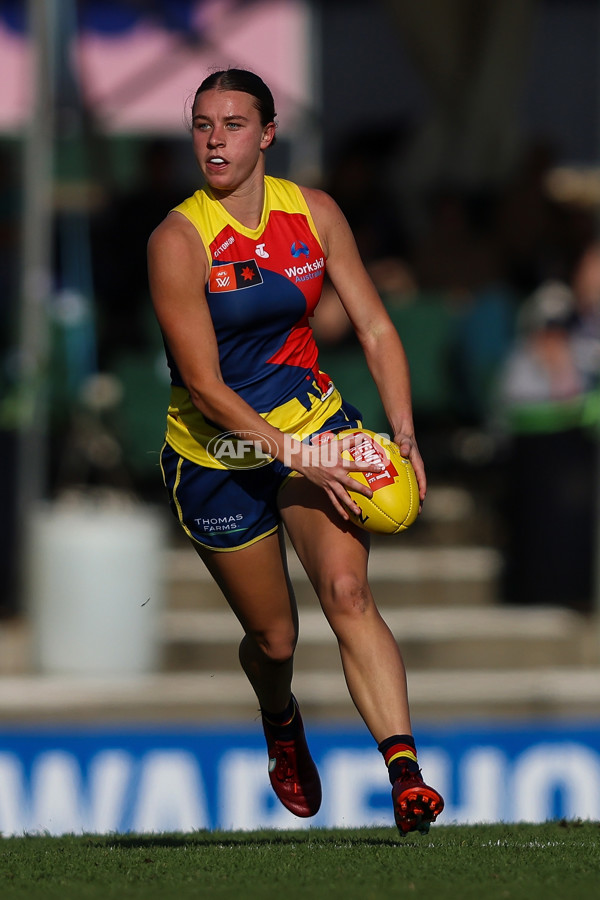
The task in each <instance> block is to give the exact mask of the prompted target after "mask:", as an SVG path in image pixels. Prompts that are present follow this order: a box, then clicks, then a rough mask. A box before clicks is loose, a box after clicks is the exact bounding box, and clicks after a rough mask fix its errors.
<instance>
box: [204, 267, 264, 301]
mask: <svg viewBox="0 0 600 900" xmlns="http://www.w3.org/2000/svg"><path fill="white" fill-rule="evenodd" d="M262 282H263V279H262V275H261V274H260V269H259V268H258V264H257V262H256V260H255V259H248V260H246V262H235V263H221V264H220V265H218V264H217V265H216V266H213V267H212V269H211V270H210V278H209V280H208V289H209V291H210V293H211V294H219V293H221V292H223V291H239V290H242V289H243V288H248V287H254V285H255V284H262Z"/></svg>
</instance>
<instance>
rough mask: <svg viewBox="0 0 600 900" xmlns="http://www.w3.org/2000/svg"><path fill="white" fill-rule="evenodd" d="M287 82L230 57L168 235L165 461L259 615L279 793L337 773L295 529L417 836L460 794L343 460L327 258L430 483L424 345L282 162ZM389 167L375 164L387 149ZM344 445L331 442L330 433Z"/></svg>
mask: <svg viewBox="0 0 600 900" xmlns="http://www.w3.org/2000/svg"><path fill="white" fill-rule="evenodd" d="M275 129H276V125H275V109H274V104H273V97H272V95H271V92H270V90H269V89H268V87H267V86H266V85H265V84H264V82H263V81H262V80H261V79H260V78H259V77H258V76H257V75H255V74H254V73H252V72H248V71H245V70H239V69H229V70H226V71H220V72H215V73H213V74H211V75H210V76H208V77H207V78H206V79H205V80H204V81H203V82H202V84H201V85H200V87H199V88H198V90H197V92H196V95H195V99H194V102H193V107H192V121H191V132H192V142H193V149H194V154H195V157H196V160H197V163H198V166H199V167H200V171H201V173H202V176H203V178H204V185H203V187H201V188H200V189H199V190H197V191H196V192H195V193H194V194H193V195H192V196H191V197H189V198H188V199H187V200H185V201H184V202H183V203H181V204H180V205H179V206H177V207H176V208H175V209H174V210H173V211H171V212H170V213H169V214H168V215H167V216H166V218H165V219H164V221H163V222H162V223H161V224H160V225H159V226H158V227H157V228H156V230H155V231H154V232H153V234H152V235H151V237H150V240H149V247H148V259H149V277H150V287H151V293H152V299H153V304H154V308H155V311H156V315H157V318H158V321H159V324H160V327H161V330H162V333H163V336H164V340H165V346H166V351H167V358H168V362H169V366H170V370H171V381H172V388H171V399H170V405H169V410H168V416H167V431H166V442H165V445H164V447H163V450H162V454H161V464H162V471H163V476H164V480H165V484H166V486H167V489H168V491H169V496H170V502H171V508H172V510H173V512H174V514H175V515H176V517H177V518H178V520H179V522H180V523H181V525H182V527H183V528H184V530H185V532H186V533H187V535H188V536H189V538H190V539H191V541H192V543H193V545H194V547H195V549H196V551H197V552H198V554H199V556H200V558H201V559H202V561H203V562H204V564H205V565H206V566H207V568H208V570H209V571H210V573H211V574H212V576H213V577H214V579H215V581H216V582H217V584H218V585H219V587H220V588H221V589H222V591H223V593H224V595H225V597H226V598H227V601H228V603H229V605H230V607H231V609H232V610H233V612H234V613H235V615H236V616H237V618H238V619H239V621H240V623H241V625H242V627H243V630H244V638H243V640H242V642H241V644H240V650H239V655H240V662H241V665H242V667H243V670H244V672H245V673H246V675H247V677H248V679H249V681H250V683H251V685H252V687H253V689H254V691H255V693H256V696H257V698H258V702H259V704H260V710H261V713H262V720H263V728H264V732H265V737H266V742H267V749H268V757H269V765H268V769H269V775H270V780H271V784H272V786H273V789H274V790H275V793H276V794H277V796H278V797H279V799H280V800H281V802H282V803H283V804H284V806H286V807H287V808H288V809H289V810H291V811H292V812H293V813H295V814H296V815H298V816H312V815H314V814H315V813H316V812H317V810H318V809H319V805H320V802H321V786H320V781H319V775H318V772H317V770H316V767H315V765H314V762H313V760H312V758H311V756H310V753H309V750H308V747H307V744H306V740H305V735H304V729H303V724H302V719H301V716H300V711H299V708H298V704H297V702H296V699H295V697H294V695H293V694H292V670H293V659H294V650H295V646H296V640H297V635H298V614H297V609H296V603H295V600H294V596H293V593H292V590H291V587H290V582H289V578H288V574H287V567H286V560H285V549H284V543H283V536H282V527H281V526H282V525H283V526H284V528H285V530H286V532H287V534H288V536H289V539H290V541H291V543H292V544H293V546H294V549H295V551H296V553H297V554H298V557H299V559H300V561H301V563H302V565H303V567H304V569H305V570H306V573H307V575H308V577H309V579H310V581H311V583H312V585H313V587H314V589H315V592H316V594H317V596H318V598H319V601H320V604H321V607H322V609H323V612H324V614H325V616H326V618H327V621H328V622H329V625H330V626H331V628H332V629H333V632H334V633H335V636H336V638H337V641H338V644H339V650H340V654H341V661H342V666H343V671H344V676H345V679H346V683H347V685H348V689H349V692H350V695H351V697H352V700H353V701H354V704H355V705H356V707H357V709H358V711H359V713H360V715H361V716H362V718H363V720H364V721H365V723H366V725H367V727H368V729H369V731H370V732H371V734H372V736H373V738H374V740H375V741H376V742H377V744H378V747H379V750H380V751H381V753H382V755H383V757H384V760H385V763H386V765H387V767H388V773H389V778H390V781H391V783H392V797H393V802H394V813H395V820H396V823H397V825H398V828H399V830H400V832H401V834H404V833H406V832H409V831H412V830H415V829H418V830H420V831H426V830H428V828H429V824H430V822H432V821H433V820H434V819H435V818H436V816H437V815H438V814H439V813H440V812H441V810H442V808H443V805H444V804H443V800H442V797H441V796H440V794H439V793H438V792H437V791H436V790H434V789H433V788H431V787H429V786H427V785H426V784H424V782H423V780H422V778H421V775H420V769H419V766H418V763H417V755H416V750H415V744H414V740H413V738H412V732H411V722H410V715H409V706H408V698H407V689H406V676H405V671H404V665H403V662H402V658H401V655H400V652H399V650H398V647H397V644H396V641H395V639H394V637H393V635H392V633H391V632H390V630H389V628H388V627H387V625H386V623H385V622H384V621H383V619H382V617H381V615H380V614H379V612H378V609H377V607H376V605H375V602H374V600H373V596H372V594H371V591H370V588H369V584H368V581H367V558H368V553H369V542H368V535H367V533H366V532H365V531H364V530H360V529H359V528H358V527H356V525H354V524H353V522H352V521H351V519H350V513H351V512H353V513H355V514H358V513H359V512H360V509H359V507H358V506H357V504H356V503H355V501H354V500H353V499H352V498H351V496H350V494H349V493H348V490H349V488H352V490H354V491H356V492H358V493H362V494H365V495H366V496H370V495H371V492H370V490H369V488H368V487H366V485H365V486H360V485H358V484H357V482H356V481H355V480H353V479H352V478H351V477H350V475H349V470H352V469H353V470H363V471H364V470H365V469H367V468H370V469H371V470H372V469H373V466H372V465H370V466H369V465H368V464H362V465H360V464H358V463H351V464H348V463H347V462H346V461H345V460H343V459H342V456H341V453H342V450H344V449H348V447H349V446H351V444H352V442H353V441H355V440H356V438H347V439H344V440H343V441H339V442H338V441H334V440H328V439H330V438H331V437H332V435H335V433H336V432H339V431H342V430H345V429H348V428H357V427H359V426H360V424H361V417H360V413H359V412H358V411H357V410H356V409H355V408H354V407H352V406H351V405H350V404H349V403H347V402H345V400H344V399H343V398H342V397H341V396H340V394H339V392H338V391H337V390H336V388H335V386H334V384H333V383H332V381H331V380H330V378H329V376H328V375H326V374H325V373H323V372H321V371H320V370H319V366H318V358H317V348H316V345H315V342H314V339H313V335H312V331H311V328H310V325H309V317H310V316H311V315H312V314H313V312H314V309H315V307H316V305H317V303H318V301H319V297H320V294H321V288H322V284H323V277H324V273H325V270H326V271H327V274H328V276H329V278H330V279H331V282H332V283H333V286H334V287H335V290H336V291H337V293H338V294H339V297H340V298H341V301H342V303H343V305H344V308H345V310H346V312H347V314H348V316H349V318H350V321H351V323H352V326H353V327H354V329H355V331H356V334H357V337H358V339H359V341H360V343H361V345H362V348H363V351H364V353H365V356H366V360H367V362H368V365H369V369H370V371H371V373H372V376H373V378H374V380H375V383H376V385H377V388H378V391H379V393H380V395H381V398H382V402H383V405H384V408H385V410H386V414H387V417H388V419H389V422H390V426H391V429H392V435H393V439H394V441H395V442H396V443H397V444H398V446H399V447H400V450H401V453H402V455H403V456H405V457H407V458H408V459H409V460H410V461H411V462H412V465H413V467H414V470H415V473H416V476H417V480H418V483H419V493H420V500H421V501H422V500H423V499H424V497H425V490H426V481H425V471H424V466H423V461H422V459H421V456H420V454H419V451H418V448H417V444H416V441H415V436H414V428H413V420H412V410H411V397H410V384H409V373H408V367H407V362H406V357H405V354H404V351H403V348H402V345H401V342H400V339H399V337H398V334H397V333H396V331H395V329H394V327H393V325H392V323H391V321H390V319H389V317H388V315H387V314H386V311H385V309H384V307H383V304H382V302H381V300H380V298H379V296H378V294H377V292H376V290H375V288H374V286H373V284H372V282H371V280H370V279H369V277H368V275H367V273H366V271H365V268H364V267H363V264H362V262H361V259H360V257H359V254H358V251H357V248H356V244H355V241H354V238H353V236H352V234H351V232H350V229H349V226H348V224H347V222H346V220H345V218H344V216H343V215H342V213H341V211H340V209H339V208H338V207H337V205H336V204H335V203H334V201H333V200H332V199H331V197H329V196H328V195H327V194H325V193H323V192H321V191H319V190H314V189H309V188H305V187H299V186H297V185H296V184H294V183H292V182H289V181H286V180H283V179H279V178H273V177H269V176H266V175H265V153H266V151H267V150H268V148H269V147H270V146H271V144H272V143H273V142H274V140H275ZM374 164H375V163H374ZM326 440H327V441H328V443H327V454H325V453H324V452H323V451H324V445H323V443H319V442H320V441H321V442H322V441H326Z"/></svg>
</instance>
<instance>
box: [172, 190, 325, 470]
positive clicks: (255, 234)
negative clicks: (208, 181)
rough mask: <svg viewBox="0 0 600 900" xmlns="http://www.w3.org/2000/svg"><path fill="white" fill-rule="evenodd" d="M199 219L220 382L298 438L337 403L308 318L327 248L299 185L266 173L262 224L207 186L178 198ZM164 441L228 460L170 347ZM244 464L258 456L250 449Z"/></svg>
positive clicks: (194, 454)
mask: <svg viewBox="0 0 600 900" xmlns="http://www.w3.org/2000/svg"><path fill="white" fill-rule="evenodd" d="M176 211H177V212H179V213H182V214H183V215H184V216H186V218H187V219H189V221H190V222H192V224H193V225H194V226H195V227H196V229H197V230H198V233H199V234H200V237H201V238H202V241H203V243H204V246H205V248H206V252H207V254H208V258H209V260H210V262H211V269H210V276H209V280H208V282H207V285H206V298H207V302H208V305H209V308H210V313H211V316H212V321H213V324H214V328H215V333H216V338H217V343H218V348H219V359H220V365H221V372H222V375H223V379H224V381H225V383H226V384H227V385H228V386H229V387H231V388H232V389H233V390H234V391H236V392H237V393H238V394H239V395H240V396H241V397H242V398H243V399H244V400H245V401H246V402H247V403H248V404H249V405H250V406H252V407H253V409H255V410H256V411H257V412H258V413H260V415H262V416H263V417H264V418H265V419H266V420H267V421H268V422H270V423H271V424H272V425H274V426H275V427H276V428H279V429H280V430H281V431H283V432H285V433H287V434H291V435H293V436H294V437H296V438H298V439H299V440H302V439H303V438H304V437H306V436H308V435H309V434H312V433H313V432H314V431H317V430H318V429H319V428H320V427H321V426H322V424H323V423H324V422H325V421H326V420H327V419H328V418H330V416H332V415H333V414H334V413H336V412H337V411H338V410H339V409H340V407H341V406H342V398H341V396H340V394H339V392H338V391H337V390H336V389H335V387H334V385H333V384H332V382H331V380H330V379H329V377H328V376H327V375H325V374H324V373H322V372H321V371H320V370H319V367H318V353H317V347H316V344H315V341H314V338H313V333H312V329H311V327H310V324H309V318H310V317H311V316H312V315H313V313H314V310H315V307H316V305H317V303H318V302H319V299H320V296H321V289H322V286H323V275H324V271H325V256H324V253H323V249H322V247H321V244H320V241H319V237H318V234H317V230H316V228H315V224H314V221H313V219H312V216H311V214H310V211H309V209H308V206H307V204H306V201H305V199H304V197H303V196H302V193H301V191H300V189H299V188H298V187H297V185H295V184H293V183H292V182H290V181H285V180H283V179H280V178H272V177H269V176H267V177H266V178H265V200H264V208H263V213H262V217H261V221H260V224H259V225H258V227H257V228H247V227H246V226H244V225H242V224H241V223H240V222H238V221H237V220H236V219H234V218H233V217H232V216H231V215H229V213H228V212H227V210H226V209H225V208H224V206H223V205H222V204H221V203H220V202H219V201H218V200H217V199H216V198H215V197H214V196H213V194H212V192H211V190H210V188H209V187H208V186H205V187H203V188H202V189H201V190H198V191H196V193H195V194H193V196H192V197H189V198H188V199H187V200H185V201H184V202H183V203H181V204H180V205H179V206H177V207H176ZM167 358H168V362H169V367H170V370H171V399H170V404H169V412H168V417H167V423H168V424H167V434H166V439H167V441H168V443H169V444H170V445H171V446H172V447H173V448H174V449H175V450H176V451H177V452H178V453H179V454H180V455H181V456H183V457H185V458H187V459H191V460H192V461H194V462H197V463H199V464H201V465H204V466H209V467H212V468H226V467H225V466H224V465H222V464H221V463H220V462H219V461H218V460H217V459H215V458H214V457H213V456H212V455H211V454H210V453H209V452H207V449H206V447H207V444H208V443H209V441H210V440H211V438H214V437H215V436H216V435H218V434H220V433H221V432H222V429H220V428H219V427H217V426H216V425H215V424H214V423H212V422H210V421H207V420H206V419H205V418H204V417H203V416H202V414H201V413H200V412H199V410H198V409H196V407H195V406H194V405H193V403H192V401H191V399H190V395H189V393H188V391H187V389H186V388H185V386H184V384H183V381H182V379H181V376H180V374H179V372H178V371H177V366H176V364H175V361H174V360H173V358H172V357H171V354H170V353H169V349H168V347H167ZM245 464H248V465H254V462H253V459H252V458H251V455H250V456H245Z"/></svg>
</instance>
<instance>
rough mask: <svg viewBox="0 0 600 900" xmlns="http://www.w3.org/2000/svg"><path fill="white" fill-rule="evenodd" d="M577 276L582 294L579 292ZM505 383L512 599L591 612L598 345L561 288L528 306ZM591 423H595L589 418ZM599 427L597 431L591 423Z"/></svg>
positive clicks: (543, 291)
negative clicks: (595, 350)
mask: <svg viewBox="0 0 600 900" xmlns="http://www.w3.org/2000/svg"><path fill="white" fill-rule="evenodd" d="M577 280H578V279H577V274H576V275H575V277H574V279H573V284H574V285H575V284H576V283H577ZM519 325H520V328H519V334H518V337H517V339H516V341H515V344H514V347H513V348H512V350H511V352H510V353H509V355H508V357H507V359H506V362H505V364H504V367H503V369H502V373H501V377H500V379H499V405H500V414H501V418H502V420H503V423H504V426H505V427H506V429H507V431H508V433H509V435H510V450H509V461H508V466H507V473H506V474H507V480H506V486H507V492H506V506H505V510H504V512H505V523H506V571H505V585H504V587H505V599H506V600H507V601H508V602H511V603H518V604H541V605H544V604H558V605H566V606H570V607H572V608H574V609H578V610H581V611H588V610H590V609H591V605H592V596H593V578H594V524H595V516H596V490H595V483H596V452H597V451H596V441H595V435H594V433H593V431H592V429H591V428H590V425H593V424H594V422H593V418H594V417H595V412H594V410H595V406H596V404H595V402H594V398H595V390H596V388H597V380H598V379H597V376H598V369H597V366H595V365H591V364H590V362H591V360H592V359H593V357H594V344H595V341H593V340H591V339H589V338H588V337H587V336H586V335H585V333H584V332H583V331H582V327H581V320H580V318H579V317H578V309H577V302H576V296H575V294H574V292H573V290H571V288H570V287H569V286H568V285H566V284H564V283H562V282H557V281H551V282H547V283H545V284H543V285H542V286H541V287H540V288H539V289H538V290H537V291H536V292H535V293H534V294H533V295H532V296H531V298H530V299H529V300H528V301H527V302H526V303H525V304H524V306H523V309H522V311H521V314H520V318H519ZM590 413H591V416H590ZM590 418H591V419H592V421H590Z"/></svg>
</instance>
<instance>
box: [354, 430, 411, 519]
mask: <svg viewBox="0 0 600 900" xmlns="http://www.w3.org/2000/svg"><path fill="white" fill-rule="evenodd" d="M353 434H361V435H363V437H364V440H361V441H358V442H357V443H356V445H355V446H354V447H351V448H350V450H344V451H343V453H342V456H343V457H345V458H346V459H353V460H354V461H355V462H359V463H363V462H369V461H370V460H373V461H377V460H379V459H380V460H381V461H382V462H383V463H384V465H385V471H383V472H349V473H348V474H349V475H350V477H351V478H354V479H355V480H356V481H358V482H360V483H361V484H366V485H368V486H369V487H370V488H371V490H372V491H373V496H372V498H371V499H370V500H369V499H368V498H367V497H365V496H364V495H363V494H357V493H355V492H354V491H350V495H351V497H352V499H353V500H355V501H356V503H357V504H358V505H359V507H360V509H361V513H360V516H356V515H353V514H352V513H350V516H351V518H352V521H354V522H355V523H356V524H357V525H359V526H360V527H361V528H364V529H365V531H371V532H373V533H374V534H398V533H399V532H400V531H404V530H405V529H406V528H408V527H409V525H412V523H413V522H414V521H415V519H416V518H417V515H418V514H419V486H418V484H417V478H416V476H415V472H414V469H413V467H412V465H411V463H410V461H409V460H408V459H405V458H404V457H403V456H402V454H401V453H400V448H399V447H398V445H397V444H395V443H394V442H393V441H391V440H389V439H388V438H386V437H384V436H383V435H381V434H376V433H375V432H374V431H369V430H368V429H367V428H360V429H346V430H345V431H340V432H339V433H338V435H337V438H338V440H343V439H344V438H347V437H349V436H350V435H353Z"/></svg>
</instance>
